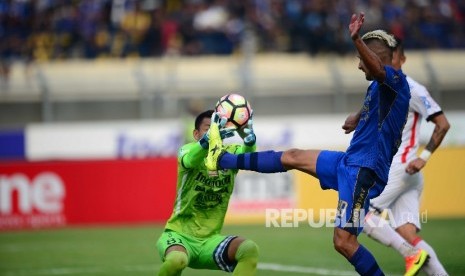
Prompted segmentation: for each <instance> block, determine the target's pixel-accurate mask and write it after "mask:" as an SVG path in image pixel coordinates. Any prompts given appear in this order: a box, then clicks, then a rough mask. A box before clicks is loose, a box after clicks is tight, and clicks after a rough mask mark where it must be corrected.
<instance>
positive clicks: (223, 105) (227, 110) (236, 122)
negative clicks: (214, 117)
mask: <svg viewBox="0 0 465 276" xmlns="http://www.w3.org/2000/svg"><path fill="white" fill-rule="evenodd" d="M215 110H216V112H218V113H219V114H220V116H221V117H225V118H227V119H228V122H227V123H226V125H225V127H226V128H234V129H239V128H241V127H243V126H245V125H246V124H247V122H248V121H249V119H250V116H251V115H252V108H251V107H250V104H249V102H248V101H247V100H246V99H245V98H244V97H243V96H241V95H239V94H228V95H224V96H223V97H221V99H220V100H219V101H218V102H217V103H216V107H215Z"/></svg>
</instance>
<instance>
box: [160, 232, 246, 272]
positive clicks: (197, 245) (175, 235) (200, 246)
mask: <svg viewBox="0 0 465 276" xmlns="http://www.w3.org/2000/svg"><path fill="white" fill-rule="evenodd" d="M236 237H237V236H222V235H213V236H211V237H208V238H204V239H200V238H196V237H193V236H190V235H186V234H181V233H179V232H175V231H172V230H169V229H166V230H165V231H164V232H163V234H161V236H160V238H159V239H158V241H157V249H158V254H160V258H161V259H162V261H164V258H165V252H166V250H167V249H168V248H169V247H170V246H173V245H180V246H182V247H184V248H185V249H186V251H187V257H188V259H189V264H188V266H189V267H190V268H195V269H211V270H224V271H226V272H232V271H233V270H234V268H235V266H236V264H237V262H236V261H234V262H231V261H229V258H228V250H227V249H228V247H229V243H230V242H231V241H232V240H233V239H235V238H236Z"/></svg>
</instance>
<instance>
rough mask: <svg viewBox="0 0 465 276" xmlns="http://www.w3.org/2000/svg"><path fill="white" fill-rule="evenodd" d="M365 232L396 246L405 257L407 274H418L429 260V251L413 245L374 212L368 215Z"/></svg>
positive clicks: (377, 239) (384, 242)
mask: <svg viewBox="0 0 465 276" xmlns="http://www.w3.org/2000/svg"><path fill="white" fill-rule="evenodd" d="M363 232H365V233H366V234H367V235H368V236H369V237H370V238H372V239H374V240H376V241H378V242H380V243H381V244H384V245H386V246H390V247H392V248H394V249H395V250H397V251H398V252H399V253H400V254H401V255H402V256H403V257H404V258H405V275H416V274H417V273H418V271H420V269H421V268H422V267H423V266H424V265H425V264H426V263H427V261H428V258H429V256H428V252H426V251H425V250H422V249H417V248H415V247H413V246H412V245H411V244H409V243H408V242H407V241H406V240H405V239H404V238H403V237H402V236H401V235H399V233H397V232H396V231H395V230H394V229H393V228H392V227H391V225H389V222H388V221H387V220H385V219H383V218H382V217H380V216H378V215H376V214H374V213H371V212H370V213H369V214H368V215H367V216H366V218H365V226H364V228H363Z"/></svg>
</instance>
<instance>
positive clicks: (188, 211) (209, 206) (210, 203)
mask: <svg viewBox="0 0 465 276" xmlns="http://www.w3.org/2000/svg"><path fill="white" fill-rule="evenodd" d="M212 120H214V122H217V123H218V124H219V125H220V126H224V124H225V123H226V122H225V121H224V119H223V121H221V122H220V118H219V117H218V116H217V115H216V113H214V112H213V110H208V111H205V112H203V113H201V114H200V115H198V116H197V118H196V119H195V129H194V131H193V136H194V138H195V140H196V142H192V143H188V144H185V145H184V146H182V147H181V149H180V150H179V153H178V183H177V195H176V201H175V204H174V210H173V213H172V215H171V217H170V219H169V220H168V222H167V223H166V226H165V231H164V232H163V233H162V234H161V236H160V238H159V239H158V241H157V249H158V252H159V254H160V257H161V259H162V260H163V265H162V266H161V268H160V271H159V274H158V275H160V276H162V275H163V276H164V275H180V274H181V273H182V270H183V269H184V268H186V267H190V268H194V269H211V270H224V271H226V272H233V275H255V272H256V268H257V261H258V247H257V245H256V244H255V243H254V242H253V241H251V240H247V239H245V238H242V237H238V236H224V235H221V234H220V231H221V229H222V227H223V223H224V217H225V215H226V211H227V209H228V203H229V199H230V197H231V194H232V191H233V187H234V179H235V177H236V175H237V173H238V171H239V170H222V171H219V172H218V174H217V175H215V176H211V175H209V171H208V170H207V169H206V167H205V164H204V159H205V157H206V156H207V152H208V142H209V141H208V140H209V137H208V134H209V128H210V123H211V121H212ZM237 132H238V134H239V135H240V136H241V137H242V139H243V140H244V145H237V144H235V145H227V146H224V149H225V150H226V151H227V152H230V153H247V152H254V151H255V148H256V146H255V141H256V137H255V134H254V133H253V130H252V120H249V124H248V125H247V126H246V127H245V128H243V129H239V130H238V131H237ZM220 135H221V136H222V138H226V137H231V136H233V135H234V133H233V130H230V129H224V128H223V129H221V130H220Z"/></svg>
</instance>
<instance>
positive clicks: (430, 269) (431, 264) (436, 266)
mask: <svg viewBox="0 0 465 276" xmlns="http://www.w3.org/2000/svg"><path fill="white" fill-rule="evenodd" d="M413 245H414V246H415V247H416V248H421V249H423V250H425V251H426V252H428V254H429V257H430V258H429V261H428V263H426V265H425V266H424V267H423V269H424V270H425V272H426V274H428V275H449V274H447V272H446V270H445V269H444V267H443V266H442V264H441V262H440V261H439V259H438V256H437V255H436V252H434V249H433V248H432V247H431V246H430V245H429V244H427V243H426V242H425V241H424V240H422V239H421V238H418V239H417V240H415V241H414V242H413Z"/></svg>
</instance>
